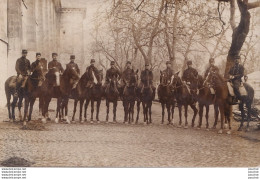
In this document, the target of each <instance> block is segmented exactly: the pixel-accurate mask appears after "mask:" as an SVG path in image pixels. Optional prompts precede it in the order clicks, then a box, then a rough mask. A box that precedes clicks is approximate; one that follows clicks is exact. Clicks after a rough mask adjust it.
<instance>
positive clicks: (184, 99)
mask: <svg viewBox="0 0 260 179" xmlns="http://www.w3.org/2000/svg"><path fill="white" fill-rule="evenodd" d="M178 75H179V72H177V73H175V74H174V75H173V76H172V79H171V83H172V87H173V90H174V96H175V97H176V101H177V106H178V109H179V119H180V120H179V126H178V127H181V125H182V106H184V109H185V113H184V116H185V126H184V128H185V129H187V128H188V120H187V118H188V106H190V107H191V108H192V110H193V117H192V124H191V126H192V127H194V122H195V118H196V115H197V113H198V110H197V108H196V101H195V100H194V99H193V96H192V94H191V92H190V91H189V89H188V86H186V84H184V82H183V81H182V80H181V78H180V77H179V76H178ZM193 81H194V83H196V79H195V77H194V80H193Z"/></svg>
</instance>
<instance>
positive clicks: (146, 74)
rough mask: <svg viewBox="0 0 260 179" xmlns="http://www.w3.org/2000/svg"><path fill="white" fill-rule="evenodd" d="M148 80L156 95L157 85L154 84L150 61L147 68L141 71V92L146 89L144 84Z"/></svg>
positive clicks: (146, 65)
mask: <svg viewBox="0 0 260 179" xmlns="http://www.w3.org/2000/svg"><path fill="white" fill-rule="evenodd" d="M147 80H148V83H149V85H150V86H151V88H152V91H153V95H154V96H155V86H154V85H153V72H152V70H151V69H150V65H149V63H146V64H145V69H144V70H143V71H142V72H141V81H140V84H139V89H141V93H143V90H144V84H145V82H146V81H147Z"/></svg>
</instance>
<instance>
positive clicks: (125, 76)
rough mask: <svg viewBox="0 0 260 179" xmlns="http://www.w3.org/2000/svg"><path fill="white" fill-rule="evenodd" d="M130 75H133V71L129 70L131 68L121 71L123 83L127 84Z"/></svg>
mask: <svg viewBox="0 0 260 179" xmlns="http://www.w3.org/2000/svg"><path fill="white" fill-rule="evenodd" d="M132 74H133V69H131V68H126V69H125V70H124V71H123V74H122V79H123V82H128V81H130V79H131V75H132Z"/></svg>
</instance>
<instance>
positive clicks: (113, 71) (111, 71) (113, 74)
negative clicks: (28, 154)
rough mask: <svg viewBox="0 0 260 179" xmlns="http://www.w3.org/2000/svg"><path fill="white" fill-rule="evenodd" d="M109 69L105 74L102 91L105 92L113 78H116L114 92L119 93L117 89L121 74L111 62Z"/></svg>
mask: <svg viewBox="0 0 260 179" xmlns="http://www.w3.org/2000/svg"><path fill="white" fill-rule="evenodd" d="M110 66H111V67H110V68H109V69H108V70H107V72H106V82H105V84H104V89H105V91H107V90H108V87H109V85H110V82H111V80H112V79H113V78H116V88H115V91H116V92H118V93H119V91H118V89H119V87H120V86H119V83H118V81H119V80H120V78H121V73H120V71H119V70H118V69H117V68H116V66H115V62H114V61H111V62H110Z"/></svg>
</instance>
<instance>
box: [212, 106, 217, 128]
mask: <svg viewBox="0 0 260 179" xmlns="http://www.w3.org/2000/svg"><path fill="white" fill-rule="evenodd" d="M214 113H215V114H214V116H215V122H214V125H213V127H212V129H216V126H217V123H218V115H219V108H218V105H217V104H214Z"/></svg>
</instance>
